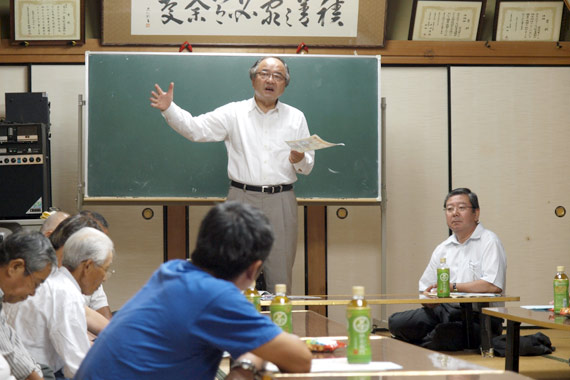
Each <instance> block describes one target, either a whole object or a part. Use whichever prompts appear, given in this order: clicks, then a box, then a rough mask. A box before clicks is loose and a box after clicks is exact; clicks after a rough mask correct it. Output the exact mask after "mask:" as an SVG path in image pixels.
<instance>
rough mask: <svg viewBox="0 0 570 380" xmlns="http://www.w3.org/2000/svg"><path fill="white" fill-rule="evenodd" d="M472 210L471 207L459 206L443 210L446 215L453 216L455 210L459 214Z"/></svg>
mask: <svg viewBox="0 0 570 380" xmlns="http://www.w3.org/2000/svg"><path fill="white" fill-rule="evenodd" d="M470 208H473V207H471V206H465V205H459V206H447V207H445V208H444V209H443V211H445V212H446V213H448V214H453V213H454V212H455V210H457V211H459V212H465V211H467V209H470Z"/></svg>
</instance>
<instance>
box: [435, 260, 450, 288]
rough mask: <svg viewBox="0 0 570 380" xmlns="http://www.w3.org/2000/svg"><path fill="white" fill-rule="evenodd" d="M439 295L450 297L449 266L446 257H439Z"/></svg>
mask: <svg viewBox="0 0 570 380" xmlns="http://www.w3.org/2000/svg"><path fill="white" fill-rule="evenodd" d="M437 296H438V298H445V297H449V267H448V266H447V264H446V263H445V257H442V258H441V259H439V267H438V268H437Z"/></svg>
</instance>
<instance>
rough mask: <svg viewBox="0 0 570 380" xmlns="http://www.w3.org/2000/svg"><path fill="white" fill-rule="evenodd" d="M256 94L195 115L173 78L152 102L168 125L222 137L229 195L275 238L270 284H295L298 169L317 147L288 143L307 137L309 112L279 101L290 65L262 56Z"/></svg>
mask: <svg viewBox="0 0 570 380" xmlns="http://www.w3.org/2000/svg"><path fill="white" fill-rule="evenodd" d="M249 77H250V79H251V84H252V87H253V90H254V96H253V98H251V99H248V100H242V101H238V102H233V103H229V104H226V105H224V106H221V107H219V108H217V109H215V110H214V111H211V112H208V113H205V114H203V115H199V116H192V114H190V113H189V112H187V111H185V110H183V109H181V108H180V107H179V106H178V105H176V104H175V103H174V102H173V99H174V83H170V86H169V88H168V91H167V92H164V91H163V90H162V89H161V88H160V87H159V86H158V85H155V89H156V91H152V97H151V106H152V107H154V108H157V109H159V110H160V111H162V114H163V116H164V118H165V119H166V121H167V123H168V125H170V126H171V127H172V128H173V129H174V130H176V131H177V132H178V133H180V134H181V135H182V136H184V137H186V138H187V139H189V140H191V141H196V142H206V141H224V143H225V145H226V149H227V151H228V177H229V179H230V188H229V191H228V200H234V201H238V202H242V203H248V204H251V205H253V206H255V207H257V208H259V209H261V210H262V211H263V212H264V213H265V215H267V217H268V218H269V222H270V223H271V226H272V227H273V231H274V234H275V243H274V244H273V248H272V250H271V253H270V254H269V257H268V258H267V260H266V261H265V263H264V265H263V273H264V277H265V281H266V283H267V288H268V290H270V291H273V290H274V285H275V284H279V283H281V284H286V285H287V291H290V289H291V282H292V273H293V263H294V260H295V254H296V251H297V199H296V197H295V193H294V192H293V183H294V182H295V181H297V174H304V175H308V174H309V173H310V172H311V170H312V169H313V165H314V163H315V152H314V151H310V152H305V153H302V152H297V151H294V150H291V149H290V148H289V146H288V145H287V144H286V143H285V141H288V140H298V139H302V138H305V137H309V128H308V126H307V121H306V119H305V115H304V114H303V113H302V112H301V111H300V110H298V109H296V108H294V107H291V106H289V105H287V104H284V103H282V102H280V101H279V97H280V96H281V95H282V94H283V92H284V91H285V87H287V85H288V84H289V80H290V74H289V68H288V66H287V64H286V63H285V62H284V61H283V60H282V59H281V58H278V57H263V58H261V59H259V60H257V61H256V62H255V63H254V64H253V66H252V67H251V68H250V70H249Z"/></svg>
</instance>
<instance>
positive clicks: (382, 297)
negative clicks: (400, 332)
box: [261, 293, 520, 306]
mask: <svg viewBox="0 0 570 380" xmlns="http://www.w3.org/2000/svg"><path fill="white" fill-rule="evenodd" d="M296 297H302V296H296ZM308 297H319V298H318V299H293V300H291V304H292V305H293V306H334V305H346V304H348V303H349V302H350V300H351V299H352V295H351V294H339V295H314V296H308ZM366 301H368V304H369V305H396V304H416V305H417V304H424V303H425V304H429V303H436V304H437V303H469V304H474V303H489V302H514V301H520V297H518V296H503V295H502V296H499V297H460V298H452V297H449V298H433V297H426V296H425V295H423V294H422V293H405V294H402V293H400V294H367V295H366ZM270 304H271V300H262V301H261V306H269V305H270Z"/></svg>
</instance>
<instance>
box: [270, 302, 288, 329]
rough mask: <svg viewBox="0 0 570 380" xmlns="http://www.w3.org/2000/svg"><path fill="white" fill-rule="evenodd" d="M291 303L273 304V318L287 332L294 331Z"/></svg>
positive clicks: (271, 307) (271, 308) (271, 309)
mask: <svg viewBox="0 0 570 380" xmlns="http://www.w3.org/2000/svg"><path fill="white" fill-rule="evenodd" d="M291 309H292V307H291V305H271V306H270V311H271V320H272V321H273V323H275V324H276V325H277V326H279V327H281V329H282V330H283V331H285V332H288V333H292V332H293V323H292V321H291Z"/></svg>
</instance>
